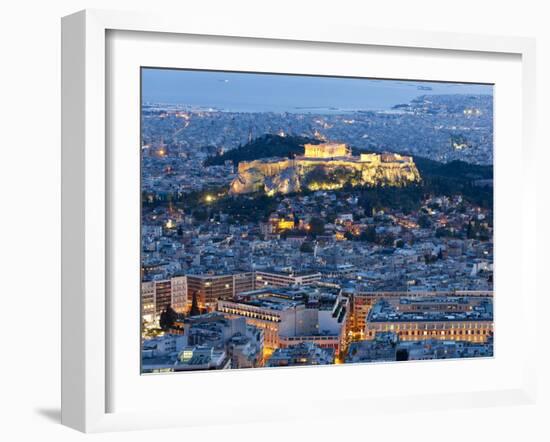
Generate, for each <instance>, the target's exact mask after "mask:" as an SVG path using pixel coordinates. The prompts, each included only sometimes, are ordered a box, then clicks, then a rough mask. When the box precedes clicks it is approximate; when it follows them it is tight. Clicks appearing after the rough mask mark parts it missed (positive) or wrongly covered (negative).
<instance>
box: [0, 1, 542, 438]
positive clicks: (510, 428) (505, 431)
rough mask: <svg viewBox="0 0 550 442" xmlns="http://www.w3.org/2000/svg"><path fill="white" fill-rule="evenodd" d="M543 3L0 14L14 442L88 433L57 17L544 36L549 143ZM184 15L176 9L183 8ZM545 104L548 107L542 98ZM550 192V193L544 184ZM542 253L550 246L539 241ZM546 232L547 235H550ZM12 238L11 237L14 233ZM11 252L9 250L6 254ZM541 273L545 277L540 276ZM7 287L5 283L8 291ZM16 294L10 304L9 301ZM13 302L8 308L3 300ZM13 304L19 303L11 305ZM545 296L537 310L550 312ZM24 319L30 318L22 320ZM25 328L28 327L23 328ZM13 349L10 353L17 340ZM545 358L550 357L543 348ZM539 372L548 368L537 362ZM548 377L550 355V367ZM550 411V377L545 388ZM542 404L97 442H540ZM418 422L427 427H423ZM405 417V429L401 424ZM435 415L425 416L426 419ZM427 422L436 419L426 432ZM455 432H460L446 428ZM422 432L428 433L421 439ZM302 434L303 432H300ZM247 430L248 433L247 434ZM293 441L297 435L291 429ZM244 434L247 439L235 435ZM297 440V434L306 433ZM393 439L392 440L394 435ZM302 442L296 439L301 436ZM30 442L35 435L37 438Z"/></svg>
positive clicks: (155, 5) (6, 404)
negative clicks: (64, 319)
mask: <svg viewBox="0 0 550 442" xmlns="http://www.w3.org/2000/svg"><path fill="white" fill-rule="evenodd" d="M544 3H545V2H542V1H541V2H538V1H534V0H523V1H521V2H518V1H514V2H504V1H479V0H462V1H460V2H456V1H453V2H445V1H441V0H435V1H410V0H393V1H383V2H380V1H370V2H369V1H367V0H359V1H356V2H351V1H322V0H320V1H315V2H308V1H302V2H299V1H298V0H277V1H275V0H271V1H269V0H267V1H255V2H246V1H244V0H225V1H223V0H220V1H216V2H214V1H211V2H209V1H198V0H195V1H183V0H179V1H166V0H164V1H163V0H156V1H154V2H153V1H151V0H149V1H143V0H110V1H107V0H88V1H82V0H57V1H55V0H54V1H37V0H36V1H33V0H19V1H13V0H12V1H9V0H8V1H7V2H4V3H3V4H2V10H1V12H0V33H1V35H0V37H1V38H0V45H1V51H0V56H1V57H2V58H1V62H2V65H1V68H0V114H1V115H0V117H1V118H0V127H1V128H2V131H1V136H0V143H1V147H0V149H1V150H0V155H1V160H0V180H1V187H0V195H1V197H0V201H1V202H2V206H1V207H2V209H1V211H0V214H1V218H0V219H1V221H0V222H1V223H2V232H4V235H3V237H2V246H3V247H2V249H1V250H2V252H3V253H2V265H1V266H0V268H1V269H2V271H1V272H0V274H1V275H2V277H3V279H4V281H3V284H2V288H3V291H2V294H3V295H4V296H3V299H2V303H1V304H0V305H2V307H3V309H4V311H9V312H10V315H5V314H4V315H2V318H7V321H6V320H4V321H3V323H2V326H3V332H4V336H9V335H10V334H14V335H16V336H17V339H14V340H12V339H5V344H7V346H8V347H4V349H3V351H2V355H3V358H2V362H1V363H0V366H1V367H2V373H1V375H0V391H1V392H2V394H1V399H0V403H1V405H2V410H1V411H2V413H1V414H0V415H1V416H2V425H0V434H1V435H2V436H4V433H6V435H7V433H11V436H8V437H3V439H5V440H23V439H27V438H30V437H33V436H34V437H35V438H36V437H37V436H38V437H40V438H41V439H50V438H52V439H53V438H57V440H73V439H74V440H80V439H83V436H82V435H80V434H78V433H75V432H73V431H72V430H68V429H65V428H63V427H60V426H59V425H58V424H57V423H56V421H57V420H58V415H59V414H58V413H59V412H58V409H59V385H60V382H59V367H60V363H59V359H60V354H59V347H60V346H59V336H60V333H59V325H58V324H59V320H60V318H59V310H60V302H59V299H60V297H59V287H60V282H59V272H60V256H59V239H60V235H59V231H60V227H59V224H60V216H59V204H60V195H59V188H60V173H59V172H60V121H59V119H60V118H59V116H60V105H59V102H60V88H59V85H60V17H61V16H62V15H65V14H68V13H71V12H74V11H76V10H79V9H83V8H86V7H88V8H90V7H91V8H111V9H128V10H142V9H145V10H147V9H155V10H161V9H164V8H167V9H170V10H172V11H179V12H173V13H181V14H193V13H200V12H201V11H202V13H207V14H216V15H218V16H221V17H224V19H227V20H231V16H232V15H239V16H242V15H245V16H248V17H249V19H250V20H286V19H287V17H293V18H294V19H303V20H304V21H307V22H309V23H319V25H320V26H321V25H323V24H328V23H349V24H362V25H365V26H372V27H383V28H394V27H402V28H410V29H427V30H451V31H464V32H475V33H489V34H512V35H527V36H536V37H537V38H538V56H539V59H538V73H539V74H538V78H539V97H540V101H539V104H538V106H539V111H540V112H539V126H540V128H541V131H540V132H541V135H542V136H541V137H540V139H541V140H542V139H543V136H544V135H545V133H544V131H545V130H547V127H548V122H550V112H549V111H548V103H549V101H548V100H549V99H550V94H549V87H548V80H549V79H550V28H549V26H548V21H549V17H550V14H549V13H548V12H547V11H544V9H543V4H544ZM178 8H179V9H178ZM545 100H546V102H545ZM549 148H550V146H548V143H547V142H546V138H544V145H542V143H541V146H540V156H541V161H540V165H541V170H540V171H539V177H540V186H541V188H542V186H543V185H545V184H544V181H545V179H546V175H547V173H545V172H544V170H543V169H542V167H543V165H544V163H548V162H549V154H548V150H549ZM546 188H548V185H546ZM542 228H543V226H541V227H540V231H541V246H540V249H539V250H541V251H540V252H539V253H540V259H539V265H540V266H541V270H542V250H543V249H545V248H546V247H547V246H548V240H547V239H546V238H543V237H542V232H543V230H542ZM545 230H546V229H545ZM6 232H10V233H9V234H6ZM6 246H7V247H6ZM540 274H541V275H542V272H541V273H540ZM6 282H7V285H6ZM8 294H9V297H8V296H7V295H8ZM6 301H7V304H6ZM12 303H13V305H12ZM547 310H548V301H547V300H544V301H542V302H541V305H540V306H539V308H538V311H547ZM19 311H24V313H23V314H18V312H19ZM533 311H535V309H533ZM24 320H25V321H28V322H26V323H25V324H24V325H23V324H22V321H24ZM10 341H13V344H14V345H13V348H10V347H9V346H10V344H9V342H10ZM544 352H545V354H546V355H548V351H547V350H546V349H545V350H544ZM540 362H541V364H542V363H543V361H542V360H541V361H540ZM544 363H545V364H546V369H547V372H550V370H548V356H546V360H545V361H544ZM541 391H544V392H545V396H544V398H543V401H544V402H543V404H545V405H546V407H547V406H548V397H549V394H548V392H549V390H548V381H547V380H546V378H543V379H542V380H541ZM546 413H547V414H546V415H545V414H544V409H543V407H542V406H538V407H521V408H510V407H508V408H507V407H503V408H492V409H486V410H458V411H441V412H439V413H436V414H432V415H431V416H426V415H425V414H422V413H420V414H407V415H399V416H395V415H394V416H392V415H381V416H379V417H377V419H375V420H374V419H373V420H370V421H363V422H361V423H359V422H357V423H350V422H346V421H340V422H334V423H332V422H312V423H311V426H310V427H309V428H308V429H307V430H305V431H307V433H305V431H304V430H303V428H304V422H299V423H294V424H293V423H286V424H284V425H283V424H277V425H278V426H277V427H275V428H273V427H271V429H270V430H269V431H266V429H265V428H262V427H261V426H260V425H253V426H251V427H250V428H244V427H243V426H238V427H239V428H235V427H232V428H230V429H228V428H214V429H206V430H204V429H200V430H199V429H197V430H188V431H187V432H186V433H185V434H184V433H183V432H180V431H177V430H170V431H164V432H159V433H155V434H151V432H142V433H133V434H114V435H101V436H98V437H97V438H96V440H114V439H116V440H136V441H137V440H150V439H151V438H157V437H158V438H167V439H168V438H174V437H175V438H178V439H182V438H184V439H185V438H187V440H192V439H191V438H193V437H197V438H199V437H200V439H201V440H209V439H214V438H218V439H219V438H223V439H224V440H249V439H256V440H258V435H261V437H262V439H263V440H275V439H277V440H278V439H279V438H280V435H281V434H285V432H287V431H289V432H294V431H298V432H300V434H307V437H308V439H310V440H313V439H318V440H333V441H334V440H343V439H350V438H354V439H355V440H362V439H364V438H366V437H367V436H365V435H366V434H367V433H368V434H369V438H373V437H377V436H378V437H388V436H394V437H395V438H397V437H406V440H420V439H421V438H422V440H432V439H434V440H435V439H441V434H439V430H442V431H444V433H443V434H444V438H445V439H446V440H464V438H465V437H467V438H468V440H508V437H511V439H509V440H514V439H516V440H526V441H527V440H529V441H534V440H543V438H544V437H545V436H546V437H548V433H549V431H548V429H547V427H546V425H545V419H544V418H545V417H546V419H547V417H548V415H550V413H548V411H546ZM417 418H419V419H420V420H417ZM397 419H398V420H399V421H398V422H396V420H397ZM425 419H426V420H425ZM423 422H425V423H427V422H429V427H430V428H429V430H428V431H426V430H427V429H426V428H424V426H423V425H424V424H423ZM450 426H452V427H453V429H452V431H449V428H450ZM416 430H419V431H418V432H416ZM302 431H303V433H302ZM246 434H248V435H249V436H246ZM289 434H293V433H289ZM236 435H238V436H236ZM297 436H298V435H297ZM392 438H393V437H391V438H390V439H392ZM296 439H299V437H296ZM27 440H28V439H27ZM31 440H32V439H31Z"/></svg>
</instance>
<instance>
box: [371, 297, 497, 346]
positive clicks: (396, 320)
mask: <svg viewBox="0 0 550 442" xmlns="http://www.w3.org/2000/svg"><path fill="white" fill-rule="evenodd" d="M381 332H394V333H395V334H396V335H397V336H398V337H399V339H400V341H417V340H426V339H441V340H453V341H454V340H456V341H467V342H486V341H487V340H488V339H489V338H490V337H491V336H492V335H493V301H492V299H491V298H485V297H477V298H476V297H456V296H448V297H447V296H434V297H418V298H412V297H404V298H394V299H389V300H388V299H385V298H384V299H381V300H379V301H378V302H377V303H376V305H375V306H374V307H373V308H372V309H371V310H370V312H369V314H368V316H367V321H366V325H365V339H374V338H375V337H376V335H377V334H378V333H381Z"/></svg>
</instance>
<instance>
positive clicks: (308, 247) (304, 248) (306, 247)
mask: <svg viewBox="0 0 550 442" xmlns="http://www.w3.org/2000/svg"><path fill="white" fill-rule="evenodd" d="M300 252H302V253H313V245H312V244H311V243H310V242H309V241H304V242H303V243H302V245H301V246H300Z"/></svg>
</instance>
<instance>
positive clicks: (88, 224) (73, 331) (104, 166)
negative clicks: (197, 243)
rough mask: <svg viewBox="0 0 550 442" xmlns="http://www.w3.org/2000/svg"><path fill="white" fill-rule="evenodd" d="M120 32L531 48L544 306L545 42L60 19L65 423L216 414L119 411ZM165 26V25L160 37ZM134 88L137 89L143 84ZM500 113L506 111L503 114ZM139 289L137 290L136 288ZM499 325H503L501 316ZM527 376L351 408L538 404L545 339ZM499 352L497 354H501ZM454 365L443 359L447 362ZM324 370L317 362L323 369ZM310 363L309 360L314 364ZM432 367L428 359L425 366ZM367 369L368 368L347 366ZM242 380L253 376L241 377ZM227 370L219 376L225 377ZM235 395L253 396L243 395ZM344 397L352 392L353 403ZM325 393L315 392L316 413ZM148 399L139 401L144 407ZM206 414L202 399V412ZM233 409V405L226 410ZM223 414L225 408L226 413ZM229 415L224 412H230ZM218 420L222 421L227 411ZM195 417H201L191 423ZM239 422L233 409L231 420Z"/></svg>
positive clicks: (266, 414) (529, 151)
mask: <svg viewBox="0 0 550 442" xmlns="http://www.w3.org/2000/svg"><path fill="white" fill-rule="evenodd" d="M110 31H124V32H128V31H136V32H151V33H159V34H161V35H183V36H185V35H200V36H218V37H233V38H248V39H262V40H264V39H268V40H273V41H285V42H287V43H288V42H290V43H292V42H311V43H338V44H340V45H355V46H357V45H359V46H363V45H365V46H376V47H379V48H395V47H398V48H404V49H407V48H410V49H414V48H417V49H418V48H423V49H430V50H440V51H459V52H460V51H466V52H472V53H478V54H481V53H496V54H512V55H516V56H519V57H521V76H522V79H521V82H522V91H521V92H522V95H521V96H522V98H521V100H522V102H521V105H522V110H521V115H522V120H521V149H520V151H519V155H520V156H521V159H522V162H521V165H522V166H521V167H522V171H521V174H522V176H523V177H524V180H523V186H522V190H521V197H522V215H521V217H522V221H523V223H522V230H521V244H522V250H521V257H520V258H519V259H520V263H521V266H520V267H521V272H522V279H521V281H522V282H521V301H518V304H519V305H520V306H521V308H520V309H523V311H526V309H527V308H528V306H529V305H535V304H536V296H537V295H536V286H535V277H534V271H535V267H536V266H535V265H533V263H532V262H531V265H528V263H527V262H526V259H525V257H526V256H528V255H529V256H536V253H533V251H534V248H535V242H536V241H535V240H536V237H535V229H534V228H532V227H533V225H534V222H535V219H536V213H535V206H536V204H535V198H536V196H535V192H534V191H532V190H533V189H534V188H535V174H534V173H532V171H533V170H534V167H535V166H534V161H535V159H534V156H535V155H534V149H535V127H534V121H535V118H534V112H535V111H534V109H535V42H534V40H532V39H528V38H519V37H495V36H480V35H466V34H453V33H428V32H417V31H400V32H398V33H397V32H391V31H388V30H376V29H357V28H348V27H345V26H333V27H330V29H328V28H326V27H320V28H318V27H315V26H311V27H307V26H297V25H294V24H288V23H287V24H281V23H278V24H277V25H275V24H274V25H270V24H269V23H267V24H266V23H234V22H227V23H218V22H210V21H208V20H206V19H200V18H197V17H185V18H182V17H170V16H153V15H151V14H143V13H135V14H134V13H122V12H111V11H99V10H87V11H82V12H78V13H76V14H73V15H70V16H67V17H65V18H63V21H62V55H63V59H62V122H63V128H62V423H63V424H65V425H67V426H70V427H72V428H75V429H78V430H80V431H84V432H98V431H110V430H123V429H139V428H156V427H168V426H186V425H193V424H195V425H197V424H203V425H207V424H208V421H207V420H204V421H203V420H201V419H200V417H198V416H189V415H185V411H183V410H181V411H174V410H172V411H170V412H160V413H154V412H148V411H146V410H143V411H122V412H118V411H115V412H113V411H109V408H110V407H109V404H108V402H109V401H108V396H109V392H110V390H111V389H112V388H113V385H111V383H110V377H109V375H108V373H109V368H108V367H109V365H110V359H111V358H112V356H113V355H112V354H110V346H109V343H108V339H107V338H108V328H109V326H110V324H111V323H112V321H114V320H116V318H113V317H111V312H110V310H109V306H110V303H109V299H108V290H107V288H108V286H109V271H108V268H107V266H108V262H109V259H108V243H109V241H111V240H112V238H111V237H110V234H111V232H112V230H110V229H109V228H108V224H109V222H110V221H109V217H110V214H109V210H108V207H109V202H110V196H109V184H108V180H109V174H108V172H107V171H108V169H109V164H108V163H109V156H108V155H107V148H108V146H107V139H108V134H107V131H106V121H107V118H108V113H109V109H108V107H107V102H108V100H107V94H108V93H109V89H108V84H107V80H106V68H107V63H108V62H109V60H108V59H107V56H108V55H109V53H108V50H107V44H106V36H107V33H108V32H110ZM157 35H158V34H157ZM136 93H138V92H137V91H136ZM497 118H498V117H497ZM136 296H137V295H136ZM517 321H520V322H521V321H522V322H521V326H522V327H523V329H524V330H525V334H526V335H528V336H531V337H534V336H535V327H536V324H535V322H534V320H533V319H532V317H527V316H521V317H518V319H517ZM496 327H498V322H497V324H496ZM525 342H526V343H525V346H526V348H525V352H524V353H523V356H522V357H523V360H522V361H521V363H522V366H523V370H524V371H523V376H522V377H521V382H520V385H519V386H518V384H517V383H516V382H514V383H511V384H510V385H509V386H508V385H507V386H505V387H503V388H501V389H492V390H488V391H482V390H480V391H475V392H465V393H460V394H458V393H455V394H446V393H441V394H435V393H433V394H427V395H424V396H409V397H406V396H399V395H397V396H396V395H388V396H387V397H379V398H378V399H377V401H376V403H373V402H372V401H370V402H369V401H367V400H358V399H357V398H354V399H347V408H346V406H344V408H342V407H340V408H341V409H342V411H341V412H344V410H348V411H346V412H349V410H351V409H352V408H353V409H354V411H353V412H354V413H356V414H357V413H358V414H362V413H369V412H371V411H373V410H375V409H385V410H391V409H393V410H406V409H407V407H408V406H409V405H410V404H412V403H414V404H415V406H416V407H417V408H418V407H420V408H425V409H431V408H433V409H435V408H442V407H443V408H453V407H467V406H470V404H472V403H475V404H477V405H498V404H499V403H518V404H519V403H532V402H533V401H534V397H535V372H536V367H535V366H534V358H529V355H533V354H534V351H535V339H526V340H525ZM497 357H498V356H497ZM440 368H441V369H444V367H443V366H442V367H440ZM315 369H317V368H315ZM306 370H307V369H306ZM417 370H422V367H421V366H420V368H418V367H417ZM349 373H350V375H351V376H357V373H358V368H356V367H354V368H353V371H350V372H349ZM234 375H235V376H239V377H240V379H243V376H246V373H243V372H239V373H237V374H234ZM216 376H219V375H216ZM235 400H236V401H237V402H238V401H239V400H240V401H241V402H242V401H244V400H246V398H241V399H239V398H236V399H235ZM344 401H345V400H344ZM322 403H323V402H322V401H320V400H317V403H316V404H315V400H313V406H314V407H315V406H316V405H317V406H318V408H319V409H318V410H316V411H314V413H316V415H317V416H319V415H322V413H323V412H322V411H321V407H320V406H321V405H322ZM138 408H139V407H138ZM197 413H199V414H200V407H199V409H198V411H197ZM222 414H223V413H222ZM220 416H221V415H220ZM292 416H293V411H292V410H291V407H289V410H279V411H274V410H270V409H266V410H265V411H263V412H262V410H257V412H255V413H250V414H248V416H247V417H246V418H245V420H249V421H261V420H268V419H269V420H273V419H275V420H276V419H284V418H286V417H292ZM222 417H223V416H222ZM222 417H220V420H221V421H223V418H222ZM192 419H195V421H194V422H193V421H192ZM232 419H234V416H232V415H231V414H230V413H229V414H228V416H227V422H231V421H232Z"/></svg>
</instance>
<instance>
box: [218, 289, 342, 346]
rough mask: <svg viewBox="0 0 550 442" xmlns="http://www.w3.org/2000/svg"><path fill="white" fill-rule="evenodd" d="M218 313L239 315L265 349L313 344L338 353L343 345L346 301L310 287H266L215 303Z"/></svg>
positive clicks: (335, 292) (327, 291)
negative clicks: (253, 328) (259, 331)
mask: <svg viewBox="0 0 550 442" xmlns="http://www.w3.org/2000/svg"><path fill="white" fill-rule="evenodd" d="M218 310H219V311H220V312H222V313H225V314H227V315H235V316H242V317H245V318H246V322H247V323H248V324H250V325H254V326H256V327H258V328H260V329H262V330H264V346H265V347H266V348H267V349H268V350H274V349H277V348H285V347H292V346H295V345H298V344H300V343H303V342H313V343H315V344H317V345H319V346H320V347H322V348H332V349H333V350H334V351H335V353H336V354H339V353H340V352H341V351H342V350H343V347H344V346H345V331H346V319H347V314H348V310H349V307H348V299H347V298H345V297H343V296H341V295H340V294H339V293H338V292H337V291H334V290H330V289H320V288H313V287H286V288H276V289H274V288H266V289H262V290H254V291H251V292H248V293H241V294H240V295H239V296H238V297H237V298H236V299H235V300H231V301H228V300H222V301H219V302H218Z"/></svg>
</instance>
